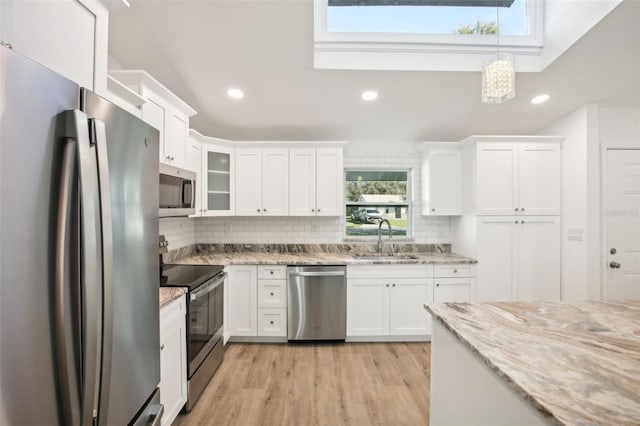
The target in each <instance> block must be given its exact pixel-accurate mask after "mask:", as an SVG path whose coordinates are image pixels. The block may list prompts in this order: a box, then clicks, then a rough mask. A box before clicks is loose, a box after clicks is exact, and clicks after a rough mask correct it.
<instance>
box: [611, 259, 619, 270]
mask: <svg viewBox="0 0 640 426" xmlns="http://www.w3.org/2000/svg"><path fill="white" fill-rule="evenodd" d="M609 267H610V268H612V269H620V264H619V263H618V262H614V261H612V262H611V263H609Z"/></svg>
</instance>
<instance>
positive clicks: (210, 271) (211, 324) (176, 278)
mask: <svg viewBox="0 0 640 426" xmlns="http://www.w3.org/2000/svg"><path fill="white" fill-rule="evenodd" d="M225 277H226V273H225V272H224V271H223V267H222V266H216V265H163V266H162V276H161V279H160V285H161V286H163V287H187V289H188V293H187V363H188V364H187V377H188V388H187V404H186V405H185V409H186V411H191V409H192V408H193V406H194V405H195V403H196V401H197V400H198V398H199V397H200V395H201V394H202V392H203V391H204V389H205V387H206V386H207V384H208V383H209V381H210V380H211V378H212V377H213V374H214V373H215V372H216V370H217V369H218V367H219V366H220V364H221V363H222V358H223V356H224V344H223V343H224V342H223V339H222V334H223V318H224V279H225Z"/></svg>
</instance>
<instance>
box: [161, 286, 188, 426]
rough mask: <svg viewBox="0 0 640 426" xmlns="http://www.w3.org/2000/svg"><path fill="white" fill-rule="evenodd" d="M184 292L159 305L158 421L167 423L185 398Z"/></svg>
mask: <svg viewBox="0 0 640 426" xmlns="http://www.w3.org/2000/svg"><path fill="white" fill-rule="evenodd" d="M186 311H187V309H186V300H185V296H181V297H180V298H179V299H177V300H175V301H173V302H171V303H170V304H168V305H166V306H164V307H163V308H162V309H160V402H161V403H162V405H164V415H163V416H162V424H163V425H170V424H171V423H172V422H173V420H175V418H176V417H177V416H178V414H179V413H180V410H182V407H183V406H184V404H185V403H186V402H187V336H186V333H187V329H186V327H187V324H186Z"/></svg>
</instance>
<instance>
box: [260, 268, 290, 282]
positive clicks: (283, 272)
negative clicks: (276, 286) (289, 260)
mask: <svg viewBox="0 0 640 426" xmlns="http://www.w3.org/2000/svg"><path fill="white" fill-rule="evenodd" d="M258 279H276V280H286V279H287V267H286V266H285V265H271V266H269V265H261V266H258Z"/></svg>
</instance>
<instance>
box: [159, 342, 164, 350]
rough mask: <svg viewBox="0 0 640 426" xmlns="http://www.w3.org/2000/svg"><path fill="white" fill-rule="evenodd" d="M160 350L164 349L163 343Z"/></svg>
mask: <svg viewBox="0 0 640 426" xmlns="http://www.w3.org/2000/svg"><path fill="white" fill-rule="evenodd" d="M160 350H161V351H163V350H164V343H163V344H161V345H160Z"/></svg>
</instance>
